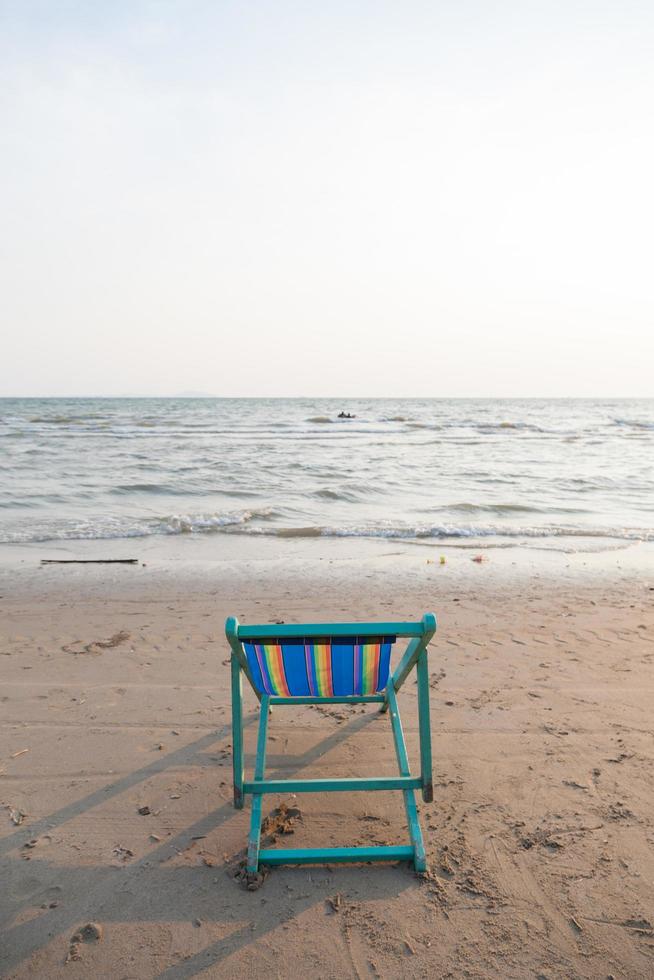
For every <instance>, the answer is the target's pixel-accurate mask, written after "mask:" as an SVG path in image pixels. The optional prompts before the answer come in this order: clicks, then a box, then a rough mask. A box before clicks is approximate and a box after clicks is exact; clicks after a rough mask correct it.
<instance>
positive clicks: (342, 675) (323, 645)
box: [241, 635, 396, 698]
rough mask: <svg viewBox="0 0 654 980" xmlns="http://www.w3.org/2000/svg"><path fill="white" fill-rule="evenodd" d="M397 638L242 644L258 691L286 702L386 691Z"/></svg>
mask: <svg viewBox="0 0 654 980" xmlns="http://www.w3.org/2000/svg"><path fill="white" fill-rule="evenodd" d="M395 640H396V637H395V636H394V635H379V636H368V635H362V636H323V637H317V636H297V637H289V636H286V637H284V636H282V637H260V638H252V639H242V640H241V642H242V644H243V650H244V651H245V655H246V657H247V662H248V666H249V668H250V673H251V674H252V679H253V681H254V683H255V686H256V687H257V688H258V690H259V691H260V692H261V694H271V695H279V696H281V697H318V698H323V697H347V696H349V695H369V694H377V693H378V692H379V691H383V690H384V688H385V687H386V684H387V682H388V673H389V668H390V659H391V647H392V646H393V644H394V643H395Z"/></svg>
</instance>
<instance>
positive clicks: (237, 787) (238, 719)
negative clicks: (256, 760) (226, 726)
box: [232, 656, 243, 810]
mask: <svg viewBox="0 0 654 980" xmlns="http://www.w3.org/2000/svg"><path fill="white" fill-rule="evenodd" d="M232 759H233V767H234V806H235V808H236V809H237V810H242V809H243V688H242V684H241V666H240V664H239V662H238V660H237V659H236V657H234V656H232Z"/></svg>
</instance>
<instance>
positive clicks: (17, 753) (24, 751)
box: [11, 749, 29, 759]
mask: <svg viewBox="0 0 654 980" xmlns="http://www.w3.org/2000/svg"><path fill="white" fill-rule="evenodd" d="M26 752H29V749H21V750H20V752H12V754H11V758H12V759H17V758H18V756H19V755H25V753H26Z"/></svg>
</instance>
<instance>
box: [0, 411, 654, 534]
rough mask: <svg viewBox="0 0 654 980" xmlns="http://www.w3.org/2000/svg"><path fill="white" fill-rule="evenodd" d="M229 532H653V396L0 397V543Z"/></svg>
mask: <svg viewBox="0 0 654 980" xmlns="http://www.w3.org/2000/svg"><path fill="white" fill-rule="evenodd" d="M342 413H347V414H349V415H351V416H352V417H351V418H343V417H339V416H340V415H341V414H342ZM225 535H236V536H243V535H247V536H250V537H256V536H266V537H267V538H274V537H275V536H277V537H280V538H289V539H290V538H296V539H302V538H320V537H325V538H346V537H347V538H356V537H359V538H387V539H397V540H400V539H401V540H406V541H407V542H410V541H414V542H415V541H423V542H424V541H434V542H441V543H443V544H448V545H452V546H456V545H458V546H461V547H466V546H474V547H477V546H480V545H481V546H484V547H523V548H530V547H539V548H542V547H551V548H557V547H558V548H562V547H563V548H567V549H572V550H583V549H586V550H602V549H610V548H615V547H618V546H620V545H624V544H626V543H634V542H644V541H652V540H654V399H646V400H642V399H640V400H635V399H621V400H575V399H572V400H571V399H560V400H539V399H524V400H523V399H520V400H518V399H390V398H376V399H372V398H362V399H312V398H293V399H268V398H246V399H231V398H230V399H222V398H46V399H37V398H18V399H13V398H5V399H0V543H2V544H7V545H11V544H27V543H30V542H57V541H59V542H61V541H69V542H74V541H82V540H94V539H98V540H107V539H121V538H141V539H143V538H151V537H154V536H157V537H159V538H165V537H168V538H170V537H173V536H174V537H175V539H177V540H178V542H180V543H181V542H182V541H183V540H184V539H191V538H195V539H197V538H199V537H207V536H214V540H216V541H217V540H218V539H219V538H220V537H221V536H225Z"/></svg>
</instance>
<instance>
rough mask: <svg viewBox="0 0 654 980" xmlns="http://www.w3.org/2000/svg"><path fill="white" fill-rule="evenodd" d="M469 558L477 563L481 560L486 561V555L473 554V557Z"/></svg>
mask: <svg viewBox="0 0 654 980" xmlns="http://www.w3.org/2000/svg"><path fill="white" fill-rule="evenodd" d="M470 560H471V561H476V562H477V564H478V565H480V564H481V563H482V561H488V555H474V557H473V558H471V559H470Z"/></svg>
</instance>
